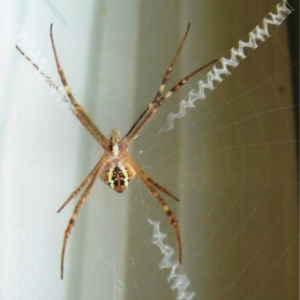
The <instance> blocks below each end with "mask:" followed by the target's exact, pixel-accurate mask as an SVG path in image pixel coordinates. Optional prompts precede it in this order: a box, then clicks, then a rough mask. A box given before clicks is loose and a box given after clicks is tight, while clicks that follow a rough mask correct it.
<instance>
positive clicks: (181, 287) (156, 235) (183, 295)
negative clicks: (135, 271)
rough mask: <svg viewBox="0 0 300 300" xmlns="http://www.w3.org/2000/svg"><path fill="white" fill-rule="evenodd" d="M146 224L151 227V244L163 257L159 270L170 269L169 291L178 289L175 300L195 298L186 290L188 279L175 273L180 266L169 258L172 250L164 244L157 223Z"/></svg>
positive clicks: (172, 252)
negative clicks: (155, 246)
mask: <svg viewBox="0 0 300 300" xmlns="http://www.w3.org/2000/svg"><path fill="white" fill-rule="evenodd" d="M148 222H149V223H150V224H151V225H153V244H155V245H157V246H158V248H159V249H160V250H161V252H162V254H163V255H164V257H163V259H162V260H161V261H160V263H159V267H160V269H171V271H170V274H169V275H168V277H167V280H168V282H171V281H172V285H171V289H172V290H174V289H178V295H177V300H180V299H186V300H191V299H193V297H194V296H195V292H188V291H186V289H187V288H188V286H189V285H190V284H191V282H190V281H189V279H188V277H187V276H186V274H184V273H181V274H180V273H179V272H177V270H176V269H177V267H179V266H180V264H179V262H178V261H173V260H172V259H171V257H172V256H173V254H174V249H173V248H171V247H170V246H168V245H166V244H165V243H164V241H163V240H164V239H165V237H166V234H164V233H162V232H161V231H160V228H159V222H156V221H152V220H150V219H148Z"/></svg>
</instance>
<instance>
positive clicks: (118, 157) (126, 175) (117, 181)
mask: <svg viewBox="0 0 300 300" xmlns="http://www.w3.org/2000/svg"><path fill="white" fill-rule="evenodd" d="M52 25H53V24H51V26H50V39H51V45H52V49H53V53H54V58H55V62H56V67H57V71H58V74H59V76H60V79H61V82H62V84H63V86H64V90H65V92H66V95H63V96H62V97H63V100H64V101H68V102H69V103H70V106H71V110H72V112H73V114H74V115H75V116H76V117H77V119H78V120H79V121H80V122H81V123H82V125H83V126H84V127H85V128H86V129H87V131H88V132H89V133H90V134H91V135H92V136H93V137H94V138H95V140H96V141H97V142H98V143H99V145H100V146H101V148H102V149H103V150H104V153H103V154H102V156H101V158H100V160H99V161H98V162H97V164H96V165H95V167H94V168H93V170H92V171H91V172H90V173H89V174H88V175H87V176H86V178H85V179H84V180H83V182H82V183H81V184H80V185H79V186H78V187H77V188H76V189H75V190H74V191H73V192H72V193H71V195H70V196H69V197H68V198H67V200H66V201H65V202H64V203H63V204H62V205H61V207H60V208H59V209H58V211H57V212H60V211H61V210H62V209H63V208H64V207H65V206H66V205H67V204H68V203H69V202H70V201H71V200H72V199H73V198H75V197H76V196H77V194H78V193H79V192H80V191H81V190H82V189H83V188H84V187H85V190H84V191H83V193H82V195H81V197H80V199H79V201H78V202H77V204H76V206H75V209H74V212H73V214H72V216H71V218H70V220H69V223H68V226H67V228H66V230H65V233H64V240H63V246H62V253H61V263H60V271H61V278H63V272H64V259H65V251H66V245H67V241H68V238H69V235H70V234H71V230H72V228H73V226H74V223H75V221H76V219H77V216H78V214H79V212H80V210H81V208H82V207H83V205H84V203H85V202H86V200H87V198H88V196H89V194H90V193H91V191H92V189H93V187H94V185H95V182H96V180H97V178H98V177H100V178H101V180H102V181H103V182H104V183H105V184H106V185H108V186H109V187H110V188H111V189H113V190H114V191H116V192H118V193H122V192H124V190H126V188H128V186H129V184H130V183H131V181H132V180H133V179H134V177H135V176H136V175H138V176H139V177H140V179H141V181H142V182H143V184H144V185H145V187H146V189H147V190H148V191H149V192H150V194H151V195H152V196H153V197H154V198H155V199H156V200H157V201H158V202H159V203H160V204H161V206H162V208H163V211H164V212H165V213H166V215H167V217H168V219H169V221H170V223H171V225H172V226H173V227H174V230H175V234H176V238H177V244H178V256H179V262H180V263H181V261H182V245H181V238H180V232H179V226H178V221H177V219H176V217H175V216H174V214H173V212H172V211H171V210H170V208H169V207H168V205H167V204H166V202H165V200H164V199H163V198H162V196H161V195H160V194H159V193H158V191H160V192H161V193H164V194H165V195H167V196H169V197H170V198H172V199H173V200H176V201H179V200H178V198H177V197H176V196H174V195H173V194H172V193H171V192H169V191H168V190H167V189H166V188H164V187H163V186H161V185H160V184H159V183H157V182H156V181H154V180H153V179H152V178H151V177H150V176H149V175H148V174H147V173H146V172H145V171H143V170H142V169H141V168H140V167H139V165H138V164H137V163H136V162H135V161H134V159H133V158H132V157H131V156H130V154H129V153H128V151H127V149H128V147H129V146H130V145H131V143H132V142H133V140H134V139H135V138H136V137H137V136H138V135H139V134H140V133H141V131H142V130H143V129H144V128H145V126H146V124H147V123H148V122H149V121H150V120H151V118H152V117H153V116H154V115H155V114H156V113H157V111H158V110H159V108H160V107H161V106H162V104H163V103H164V101H165V100H166V99H167V98H169V97H170V96H171V95H172V94H173V93H174V92H175V91H177V90H178V89H179V88H180V87H181V86H182V85H183V84H185V83H186V82H187V81H188V80H189V79H190V78H191V77H192V76H194V75H195V74H197V73H198V72H200V71H201V70H203V69H205V68H206V67H208V66H210V65H212V64H214V63H215V62H216V61H217V60H213V61H211V62H209V63H208V64H206V65H204V66H202V67H200V68H198V69H197V70H195V71H194V72H192V73H190V74H189V75H187V76H185V77H184V78H183V79H181V80H180V81H178V82H177V83H176V84H175V85H174V86H173V87H172V88H171V89H170V90H169V91H168V92H166V93H165V94H163V91H164V90H165V86H166V82H167V81H168V79H169V76H170V74H171V72H172V70H173V66H174V64H175V62H176V60H177V57H178V55H179V53H180V51H181V48H182V46H183V44H184V42H185V40H186V38H187V35H188V32H189V29H190V24H188V27H187V29H186V32H185V35H184V37H183V39H182V41H181V43H180V45H179V48H178V49H177V52H176V53H175V56H174V58H173V60H172V61H171V64H170V65H169V67H168V69H167V71H166V73H165V75H164V77H163V80H162V82H161V84H160V86H159V88H158V91H157V93H156V95H155V97H154V99H153V100H152V102H150V103H149V104H148V105H147V107H146V108H145V110H144V111H143V112H142V113H141V115H140V116H139V117H138V119H137V120H136V121H135V123H134V124H133V125H132V126H131V128H130V129H129V131H128V132H127V134H126V135H125V136H124V137H123V138H121V136H120V133H119V130H117V129H112V130H111V133H110V136H109V138H106V137H105V136H104V134H103V133H102V132H101V130H100V129H99V128H98V127H97V126H96V125H95V123H94V122H93V121H92V119H91V118H90V117H89V115H88V114H87V113H86V112H85V110H84V109H83V107H82V106H81V105H79V104H78V103H77V101H76V100H75V98H74V96H73V94H72V93H71V90H70V87H69V85H68V83H67V80H66V77H65V75H64V72H63V69H62V67H61V66H60V63H59V60H58V55H57V52H56V48H55V44H54V39H53V34H52V27H53V26H52ZM16 47H17V49H18V50H19V51H20V53H21V54H22V55H23V56H24V57H25V58H26V59H27V60H28V61H29V62H30V63H31V64H32V65H33V66H34V67H35V68H36V69H37V70H38V71H39V72H40V73H41V75H42V76H43V77H44V78H45V80H46V81H47V83H48V84H49V85H50V86H51V87H52V88H54V89H55V90H57V91H59V89H58V87H57V86H56V85H55V83H54V82H53V81H52V79H51V78H50V77H48V76H47V75H46V74H45V73H43V71H41V70H40V68H39V66H38V65H37V64H36V63H34V62H33V61H32V60H31V59H30V58H29V57H28V56H27V55H26V54H25V53H24V52H23V51H22V50H21V49H20V48H19V47H18V46H16Z"/></svg>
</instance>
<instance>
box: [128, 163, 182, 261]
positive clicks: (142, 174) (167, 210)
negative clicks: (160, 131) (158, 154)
mask: <svg viewBox="0 0 300 300" xmlns="http://www.w3.org/2000/svg"><path fill="white" fill-rule="evenodd" d="M131 163H132V166H133V168H134V169H135V171H136V172H137V174H138V175H139V177H140V178H141V180H142V182H143V183H144V185H145V186H146V188H147V190H148V191H149V192H150V194H151V195H152V196H153V197H154V198H155V199H156V200H157V201H158V202H159V203H160V204H161V206H162V207H163V210H164V212H165V213H166V215H167V216H168V219H169V221H170V223H171V225H172V226H173V228H174V230H175V234H176V238H177V244H178V257H179V262H180V263H181V262H182V245H181V237H180V232H179V225H178V221H177V219H176V218H175V216H174V214H173V212H172V211H171V209H170V208H169V206H168V205H167V204H166V202H165V201H164V199H163V198H162V197H161V196H160V194H159V193H158V192H157V191H156V190H155V188H154V187H153V185H152V184H151V181H149V180H148V179H149V176H148V175H146V174H145V172H143V171H142V169H141V168H140V167H139V166H138V165H137V163H136V162H135V161H133V159H131ZM145 175H146V176H145Z"/></svg>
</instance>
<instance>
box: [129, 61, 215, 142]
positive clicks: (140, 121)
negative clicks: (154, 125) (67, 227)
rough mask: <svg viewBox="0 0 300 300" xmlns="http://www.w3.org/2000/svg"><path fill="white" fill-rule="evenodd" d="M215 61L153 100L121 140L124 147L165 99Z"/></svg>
mask: <svg viewBox="0 0 300 300" xmlns="http://www.w3.org/2000/svg"><path fill="white" fill-rule="evenodd" d="M216 61H217V59H215V60H213V61H211V62H209V63H208V64H206V65H204V66H202V67H200V68H199V69H197V70H195V71H194V72H192V73H190V74H189V75H187V76H185V77H184V78H182V79H181V80H179V81H178V82H177V84H175V85H174V86H173V87H172V88H171V89H170V90H169V91H168V92H166V93H165V95H164V96H162V97H161V98H159V99H154V100H153V101H152V102H151V103H149V104H148V105H147V108H146V109H145V110H144V112H143V113H142V115H141V116H140V117H139V118H138V120H137V121H136V122H135V123H134V126H133V127H131V129H130V130H129V133H127V135H126V136H125V137H124V138H123V140H124V143H126V145H130V143H131V141H132V140H133V139H134V138H135V137H136V136H137V135H138V134H139V133H140V132H141V131H142V129H143V128H144V127H145V125H146V124H147V123H148V122H149V121H150V120H151V118H152V116H153V115H155V113H156V112H157V111H158V109H159V108H160V107H161V106H162V104H163V103H164V101H165V100H166V99H167V98H169V97H170V96H171V95H172V94H173V93H175V92H176V91H177V90H178V89H179V88H180V87H182V86H183V85H184V84H185V83H186V82H187V81H188V80H189V79H190V78H191V77H193V76H194V75H196V74H197V73H198V72H200V71H202V70H203V69H205V68H207V67H208V66H210V65H212V64H214V63H215V62H216Z"/></svg>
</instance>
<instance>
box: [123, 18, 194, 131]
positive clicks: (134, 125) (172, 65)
mask: <svg viewBox="0 0 300 300" xmlns="http://www.w3.org/2000/svg"><path fill="white" fill-rule="evenodd" d="M189 30H190V23H189V24H188V27H187V30H186V32H185V34H184V37H183V39H182V41H181V43H180V45H179V48H178V49H177V51H176V53H175V56H174V58H173V60H172V61H171V63H170V65H169V67H168V69H167V71H166V73H165V75H164V78H163V80H162V82H161V84H160V86H159V88H158V91H157V93H156V96H155V97H154V99H153V101H152V102H151V103H149V104H148V106H147V107H146V109H145V110H144V111H143V112H142V114H141V115H140V116H139V118H138V119H137V120H136V122H135V123H134V124H133V125H132V126H131V128H130V129H129V131H128V133H127V134H126V136H128V135H130V134H131V132H132V131H133V130H134V128H135V127H136V125H137V124H138V123H139V122H140V121H141V120H142V118H144V116H145V115H146V114H147V112H148V111H149V108H150V107H151V104H153V103H154V102H155V101H157V100H158V99H159V98H160V96H161V94H162V92H163V91H164V89H165V87H166V82H167V81H168V79H169V77H170V75H171V73H172V71H173V67H174V64H175V62H176V60H177V58H178V55H179V53H180V51H181V49H182V46H183V44H184V42H185V40H186V38H187V35H188V33H189Z"/></svg>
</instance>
